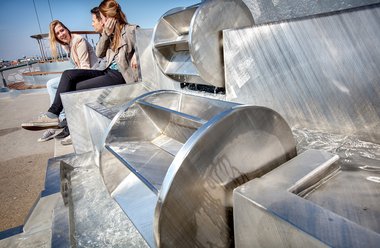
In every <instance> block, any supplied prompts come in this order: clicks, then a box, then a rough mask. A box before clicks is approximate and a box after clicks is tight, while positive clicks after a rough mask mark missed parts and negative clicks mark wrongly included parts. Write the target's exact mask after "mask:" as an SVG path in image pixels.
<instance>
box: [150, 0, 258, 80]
mask: <svg viewBox="0 0 380 248" xmlns="http://www.w3.org/2000/svg"><path fill="white" fill-rule="evenodd" d="M222 13H223V14H222ZM252 25H253V19H252V16H251V13H250V12H249V10H248V8H247V7H246V6H245V4H244V3H243V2H242V1H241V0H209V1H204V2H202V3H200V4H198V5H193V6H190V7H187V8H176V9H172V10H170V11H168V12H167V13H166V14H164V15H163V16H162V17H161V19H160V20H159V22H158V23H157V26H156V27H155V30H154V35H153V37H154V38H153V46H154V47H153V54H154V57H155V59H156V62H157V63H158V65H159V67H160V69H161V70H162V72H163V73H164V74H165V75H167V76H168V77H170V78H172V79H174V80H176V81H179V82H184V83H195V84H207V85H213V86H216V87H224V69H223V67H224V65H223V37H222V30H224V29H229V28H242V27H249V26H252Z"/></svg>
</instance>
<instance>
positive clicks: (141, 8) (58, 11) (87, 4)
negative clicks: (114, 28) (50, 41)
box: [0, 0, 200, 60]
mask: <svg viewBox="0 0 380 248" xmlns="http://www.w3.org/2000/svg"><path fill="white" fill-rule="evenodd" d="M34 2H35V5H36V9H37V13H38V17H39V21H40V24H41V30H42V33H47V32H48V30H49V23H50V22H51V20H52V19H51V15H50V11H49V2H50V6H51V12H52V15H53V18H54V19H59V20H61V21H62V22H63V23H64V24H65V25H66V26H67V27H68V28H70V29H71V30H74V31H75V30H93V29H92V26H91V14H90V10H91V9H92V8H93V7H95V6H98V5H99V3H100V2H101V1H100V0H49V1H48V0H34ZM118 2H119V4H120V5H121V7H122V10H123V11H124V13H125V14H126V15H127V18H128V21H129V22H130V23H136V24H139V25H140V27H142V28H153V27H154V25H155V24H156V22H157V20H158V19H159V18H160V16H162V15H163V14H164V13H165V12H166V11H168V10H170V9H172V8H175V7H186V6H190V5H193V4H196V3H198V2H200V0H119V1H118ZM0 33H1V36H0V59H4V60H13V59H18V58H21V57H22V56H35V55H40V50H39V48H38V44H37V41H36V40H35V39H32V38H30V36H31V35H34V34H38V33H40V28H39V25H38V22H37V17H36V12H35V9H34V5H33V0H9V1H8V0H5V1H4V0H0Z"/></svg>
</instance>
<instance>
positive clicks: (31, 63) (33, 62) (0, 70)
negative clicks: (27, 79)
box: [0, 61, 37, 87]
mask: <svg viewBox="0 0 380 248" xmlns="http://www.w3.org/2000/svg"><path fill="white" fill-rule="evenodd" d="M35 63H37V61H32V62H27V63H24V64H18V65H12V66H9V67H4V68H1V69H0V74H1V78H2V82H3V87H8V84H7V81H6V79H5V77H4V74H3V72H4V71H9V70H12V69H16V68H20V67H24V66H28V67H29V71H31V69H32V68H31V65H33V64H35Z"/></svg>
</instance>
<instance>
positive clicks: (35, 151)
mask: <svg viewBox="0 0 380 248" xmlns="http://www.w3.org/2000/svg"><path fill="white" fill-rule="evenodd" d="M15 92H17V91H13V92H12V93H0V154H1V157H0V199H1V200H0V231H2V230H6V229H9V228H11V227H16V226H19V225H22V224H23V223H24V219H25V218H26V216H27V215H28V213H29V210H30V208H31V207H32V206H33V204H34V202H35V200H36V199H37V197H38V195H39V193H40V192H41V190H42V189H43V184H44V179H45V172H46V166H47V160H48V159H49V158H51V157H53V154H54V140H51V141H47V142H43V143H39V142H37V139H38V138H40V136H41V135H42V133H43V131H35V132H32V131H27V130H24V129H22V128H21V123H22V122H24V121H28V120H30V119H31V118H33V117H34V116H37V115H38V114H39V113H40V112H43V111H46V110H47V108H48V105H49V98H48V95H47V93H46V90H32V91H23V93H15Z"/></svg>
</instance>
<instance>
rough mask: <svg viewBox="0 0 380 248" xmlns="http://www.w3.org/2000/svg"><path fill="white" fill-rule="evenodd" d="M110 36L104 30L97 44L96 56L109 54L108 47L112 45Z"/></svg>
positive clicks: (101, 56)
mask: <svg viewBox="0 0 380 248" xmlns="http://www.w3.org/2000/svg"><path fill="white" fill-rule="evenodd" d="M110 42H111V40H110V37H109V36H108V35H107V34H106V33H105V32H104V31H103V34H102V35H101V36H100V39H99V41H98V44H96V56H97V57H98V58H104V57H105V56H106V54H107V49H108V47H109V46H110Z"/></svg>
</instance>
